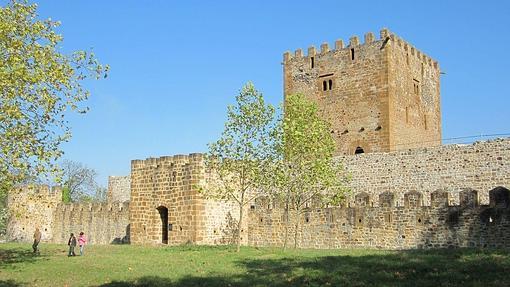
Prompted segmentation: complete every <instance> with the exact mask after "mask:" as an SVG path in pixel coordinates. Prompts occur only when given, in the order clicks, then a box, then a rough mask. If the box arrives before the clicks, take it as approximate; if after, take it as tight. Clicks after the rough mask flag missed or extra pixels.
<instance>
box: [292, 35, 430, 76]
mask: <svg viewBox="0 0 510 287" xmlns="http://www.w3.org/2000/svg"><path fill="white" fill-rule="evenodd" d="M374 42H380V44H382V45H383V46H382V47H381V50H382V48H384V46H386V45H388V44H390V43H394V44H393V46H394V47H398V48H399V49H402V50H404V51H405V52H406V53H409V54H410V56H412V57H416V58H417V59H419V60H420V61H422V62H423V63H426V64H427V65H429V66H430V67H434V69H439V65H438V62H437V61H436V60H434V59H432V58H431V57H429V56H427V55H426V54H425V53H423V52H421V51H420V50H418V49H416V48H415V47H414V46H413V45H411V44H410V43H409V42H407V41H405V40H403V39H402V38H400V37H399V36H397V35H396V34H394V33H393V32H390V31H389V30H388V29H386V28H383V29H382V30H381V31H380V33H379V39H376V37H375V35H374V33H372V32H368V33H366V34H365V35H364V42H363V43H361V42H360V38H359V37H358V36H352V37H350V38H349V41H348V45H347V46H344V41H343V40H342V39H338V40H336V41H335V43H334V48H333V49H330V47H329V43H327V42H324V43H322V44H321V45H320V51H317V50H316V48H315V46H310V47H308V53H307V54H306V55H304V54H303V50H302V49H297V50H295V51H294V54H292V53H291V52H290V51H286V52H285V53H284V54H283V64H284V65H286V64H290V63H293V62H295V61H302V60H307V61H308V59H309V58H311V57H320V56H325V55H327V54H333V53H335V52H337V51H345V50H349V49H354V48H356V47H359V46H363V45H368V44H372V43H374Z"/></svg>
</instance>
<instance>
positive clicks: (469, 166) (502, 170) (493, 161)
mask: <svg viewBox="0 0 510 287" xmlns="http://www.w3.org/2000/svg"><path fill="white" fill-rule="evenodd" d="M338 159H339V160H340V161H341V162H342V163H343V164H344V166H345V168H346V169H347V171H348V172H349V173H350V174H351V176H352V181H351V182H350V186H351V189H352V193H353V196H351V197H350V198H349V204H350V205H351V206H355V198H354V194H359V193H362V192H365V193H368V194H369V195H370V199H369V202H368V205H369V206H372V205H373V206H378V204H379V203H378V197H379V195H380V194H382V193H384V192H391V193H393V194H394V197H395V206H403V204H404V194H405V193H407V192H409V191H419V192H421V193H422V194H423V201H424V202H423V204H424V205H430V194H431V193H432V192H434V191H436V190H442V191H446V192H447V193H448V195H449V202H450V203H451V204H459V192H460V191H461V190H463V189H474V190H477V191H478V193H479V196H480V204H488V203H489V198H488V195H489V193H488V191H489V190H491V189H494V188H495V187H497V186H505V187H510V139H497V140H492V141H485V142H477V143H474V144H470V145H447V146H440V147H434V148H421V149H414V150H406V151H397V152H391V153H373V154H360V155H356V156H345V157H339V158H338Z"/></svg>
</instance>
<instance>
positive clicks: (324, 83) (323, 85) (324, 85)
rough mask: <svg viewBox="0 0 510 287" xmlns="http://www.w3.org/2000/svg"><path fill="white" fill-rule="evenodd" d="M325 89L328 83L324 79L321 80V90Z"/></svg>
mask: <svg viewBox="0 0 510 287" xmlns="http://www.w3.org/2000/svg"><path fill="white" fill-rule="evenodd" d="M327 89H328V84H327V83H326V81H322V90H323V91H326V90H327Z"/></svg>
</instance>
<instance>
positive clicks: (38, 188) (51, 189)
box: [9, 184, 62, 199]
mask: <svg viewBox="0 0 510 287" xmlns="http://www.w3.org/2000/svg"><path fill="white" fill-rule="evenodd" d="M9 194H10V195H11V196H14V195H16V196H19V195H21V196H34V195H37V196H39V197H48V198H54V197H56V198H59V199H60V198H61V197H62V187H60V186H49V185H46V184H29V185H23V186H19V187H17V188H13V189H12V190H10V192H9Z"/></svg>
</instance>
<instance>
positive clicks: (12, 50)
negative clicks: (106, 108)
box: [0, 0, 109, 185]
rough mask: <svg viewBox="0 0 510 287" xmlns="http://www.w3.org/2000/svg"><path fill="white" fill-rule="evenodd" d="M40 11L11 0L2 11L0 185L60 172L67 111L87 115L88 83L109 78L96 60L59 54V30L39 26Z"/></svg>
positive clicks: (54, 24) (83, 55)
mask: <svg viewBox="0 0 510 287" xmlns="http://www.w3.org/2000/svg"><path fill="white" fill-rule="evenodd" d="M36 11H37V5H36V4H30V3H28V2H27V1H18V0H12V1H10V2H9V3H8V4H7V5H6V6H5V7H0V182H1V183H2V184H8V185H12V184H16V183H19V182H21V181H22V180H23V179H24V178H26V177H27V176H31V177H33V176H37V175H40V174H45V173H48V172H55V171H56V170H57V166H56V164H55V163H56V161H57V160H58V158H59V157H60V156H61V155H62V150H61V147H60V146H61V144H62V143H63V142H65V141H68V140H69V139H70V137H71V131H70V127H69V125H68V122H67V121H66V113H67V112H68V111H76V112H79V113H85V112H86V111H87V110H88V108H87V107H84V106H83V105H82V103H83V101H85V100H86V99H87V98H88V97H89V91H88V90H87V89H86V88H85V87H84V86H83V82H84V80H86V79H88V78H95V79H99V78H102V77H105V76H106V73H107V72H108V69H109V68H108V66H107V65H102V64H100V63H99V62H98V61H97V59H96V58H95V56H94V54H93V53H91V52H86V51H76V52H73V53H71V54H70V55H68V54H65V53H63V52H62V51H61V48H60V45H59V44H60V43H61V42H62V40H63V37H62V35H60V34H59V33H58V32H57V28H58V26H59V25H60V23H59V22H58V21H53V20H51V19H47V20H39V19H38V15H37V13H36Z"/></svg>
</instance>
